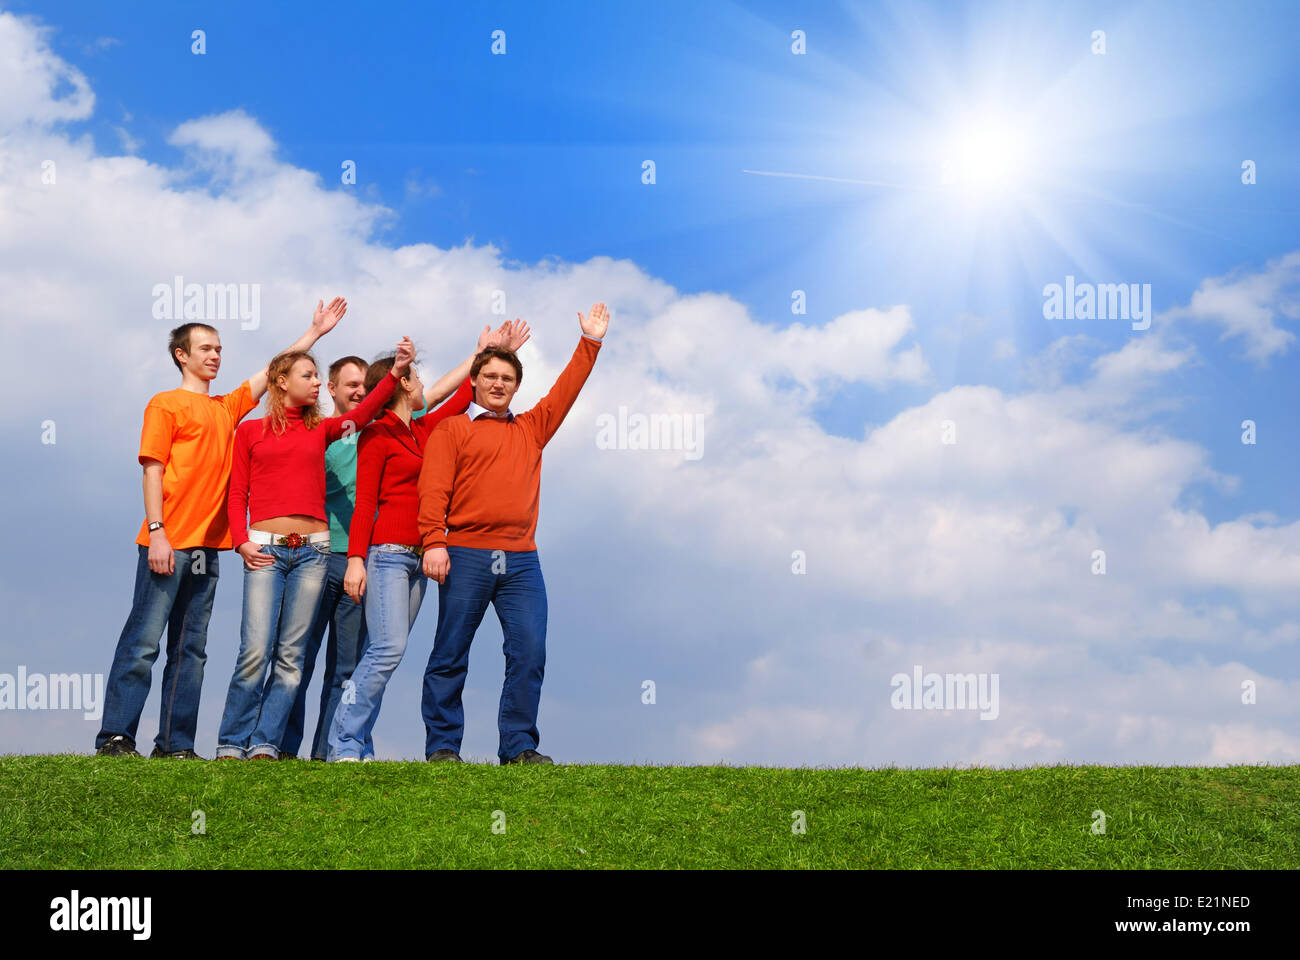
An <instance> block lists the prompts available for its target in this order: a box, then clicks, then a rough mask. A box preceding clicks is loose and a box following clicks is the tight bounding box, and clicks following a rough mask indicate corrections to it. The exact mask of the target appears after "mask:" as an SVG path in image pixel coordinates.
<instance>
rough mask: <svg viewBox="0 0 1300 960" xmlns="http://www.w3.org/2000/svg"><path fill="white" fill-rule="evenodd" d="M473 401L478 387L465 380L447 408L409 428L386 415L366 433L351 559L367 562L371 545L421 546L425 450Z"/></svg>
mask: <svg viewBox="0 0 1300 960" xmlns="http://www.w3.org/2000/svg"><path fill="white" fill-rule="evenodd" d="M473 399H474V387H473V385H472V384H471V383H470V382H469V377H466V378H465V382H464V383H462V384H461V385H460V388H459V389H458V390H457V391H456V392H455V393H453V394H452V395H451V396H450V397H449V398H448V399H447V402H446V403H444V404H443V405H442V406H440V407H439V408H438V409H437V410H433V411H431V412H429V413H426V414H425V415H424V416H422V417H417V418H416V419H414V420H412V421H411V425H410V426H409V427H408V426H407V425H406V424H404V423H403V422H402V418H401V417H399V416H398V415H397V414H396V413H394V412H393V411H392V410H385V411H384V413H383V415H382V416H381V417H379V419H377V420H376V421H375V422H374V423H372V424H370V426H368V427H366V429H364V430H362V431H361V437H360V439H359V440H357V487H356V497H357V505H356V509H355V510H354V511H353V512H352V526H351V527H350V528H349V530H348V556H349V557H361V558H363V559H364V558H365V555H366V550H368V549H369V548H370V545H371V544H372V543H404V544H406V545H408V546H412V547H414V546H417V545H418V544H419V542H420V528H419V526H418V525H417V524H416V522H415V515H416V512H417V510H418V509H419V498H418V497H417V495H416V487H415V482H416V480H418V479H419V477H420V466H421V464H422V463H423V462H424V445H425V443H426V442H427V441H428V439H429V434H431V433H433V428H434V427H436V426H437V425H438V424H440V423H442V421H444V420H446V419H447V418H448V417H450V416H454V415H455V414H458V413H464V412H465V409H466V408H467V407H468V406H469V402H470V401H471V400H473ZM376 510H377V511H378V516H376V513H375V512H376Z"/></svg>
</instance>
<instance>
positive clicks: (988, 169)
mask: <svg viewBox="0 0 1300 960" xmlns="http://www.w3.org/2000/svg"><path fill="white" fill-rule="evenodd" d="M1028 149H1029V140H1028V138H1027V137H1026V136H1025V134H1024V131H1023V129H1022V128H1021V127H1020V126H1019V125H1018V124H1016V123H1015V122H1014V121H1011V120H1009V119H1008V118H1006V117H1004V116H1001V115H1000V114H997V113H980V114H975V115H973V116H970V117H967V118H965V119H964V120H963V121H962V122H961V123H960V124H959V125H957V127H956V129H955V130H954V132H953V133H952V134H951V136H949V137H948V139H947V140H946V141H945V142H944V143H943V144H942V146H941V147H940V154H941V172H940V181H941V182H942V183H943V184H944V185H945V186H950V187H953V188H956V189H958V190H961V191H962V192H963V193H964V194H967V195H969V196H980V195H990V194H1005V193H1007V192H1011V191H1014V190H1015V189H1016V188H1017V187H1019V186H1020V185H1021V184H1022V183H1023V181H1024V179H1025V177H1026V175H1027V174H1028V172H1029V170H1030V169H1031V164H1030V163H1029V158H1028Z"/></svg>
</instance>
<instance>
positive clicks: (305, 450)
mask: <svg viewBox="0 0 1300 960" xmlns="http://www.w3.org/2000/svg"><path fill="white" fill-rule="evenodd" d="M395 389H397V377H394V376H393V375H392V374H391V373H390V374H389V375H388V376H386V377H384V378H383V379H382V380H380V381H379V383H377V384H376V385H375V389H374V390H372V391H370V393H368V394H366V398H365V399H364V400H362V401H361V402H360V403H359V404H357V406H356V408H355V409H353V410H351V411H349V412H348V413H344V414H341V415H339V416H337V417H328V418H326V419H324V420H322V421H321V422H320V423H319V424H317V425H316V428H315V429H314V430H308V429H307V427H306V426H305V425H304V424H303V422H302V408H301V407H285V409H284V412H285V416H286V417H287V418H288V423H287V424H286V429H285V431H284V433H282V434H279V435H277V434H276V432H275V431H274V430H272V429H270V426H269V424H268V423H267V421H266V418H265V417H263V418H261V419H259V420H245V421H244V422H243V423H241V424H240V425H239V428H238V429H237V430H236V431H235V460H234V464H233V465H232V467H231V470H230V493H229V494H228V495H227V498H226V513H227V514H228V515H229V517H230V533H231V538H232V540H233V545H234V548H235V549H236V550H238V549H239V547H240V544H243V543H247V542H248V526H247V525H248V524H250V523H257V522H258V521H259V520H268V519H270V518H271V517H287V516H289V515H291V514H301V515H303V516H306V517H315V518H316V519H318V520H324V519H325V448H326V447H328V446H329V445H330V444H331V443H333V442H334V441H335V440H338V439H340V438H341V437H342V436H343V434H344V432H345V428H346V425H347V424H351V425H352V430H353V431H356V430H359V429H360V428H362V427H364V426H365V425H366V424H367V423H369V422H370V420H371V418H372V417H373V416H374V415H375V414H376V413H378V412H379V410H380V409H381V408H382V407H383V405H384V404H385V403H387V402H388V398H389V397H391V396H392V395H393V391H394V390H395ZM246 514H247V519H245V515H246Z"/></svg>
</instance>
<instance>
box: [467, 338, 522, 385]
mask: <svg viewBox="0 0 1300 960" xmlns="http://www.w3.org/2000/svg"><path fill="white" fill-rule="evenodd" d="M494 357H495V358H496V359H497V360H504V361H505V362H506V363H508V364H510V366H512V367H514V368H515V380H516V381H517V382H516V383H515V386H516V387H518V386H520V385H521V384H522V383H523V382H524V365H523V364H522V363H520V362H519V358H518V357H517V356H515V352H514V351H513V350H507V349H506V348H505V347H488V348H487V349H486V350H483V351H480V352H479V353H478V354H476V355H475V357H474V362H473V363H471V364H470V365H469V375H470V376H471V377H477V376H478V372H479V371H480V370H482V369H483V365H484V364H486V363H487V362H488V361H489V360H491V359H493V358H494Z"/></svg>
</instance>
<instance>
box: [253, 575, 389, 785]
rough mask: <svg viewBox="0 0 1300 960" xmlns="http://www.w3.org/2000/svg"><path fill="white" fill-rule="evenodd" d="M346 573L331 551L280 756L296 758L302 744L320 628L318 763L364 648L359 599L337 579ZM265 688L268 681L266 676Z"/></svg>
mask: <svg viewBox="0 0 1300 960" xmlns="http://www.w3.org/2000/svg"><path fill="white" fill-rule="evenodd" d="M347 570H348V557H347V554H345V553H331V554H330V559H329V567H328V568H327V570H326V572H325V592H324V593H322V594H321V599H320V607H318V608H317V610H316V619H315V621H314V622H313V623H312V625H311V632H310V633H308V634H307V658H306V659H305V660H304V661H303V664H302V683H301V684H300V685H299V687H298V697H297V699H296V700H294V702H293V710H291V711H290V713H289V723H288V726H286V727H285V728H284V738H283V739H282V740H281V741H280V752H281V753H282V754H288V755H289V756H296V755H297V753H298V748H299V747H301V746H302V738H303V732H304V731H303V726H304V724H305V722H306V718H307V686H308V685H309V684H310V683H311V675H312V671H313V670H315V668H316V656H317V655H318V654H319V653H320V647H321V640H323V639H324V637H325V628H326V627H329V634H330V635H329V641H328V642H327V643H326V646H325V673H324V674H323V675H322V676H321V688H320V715H319V716H318V717H317V719H316V734H315V736H314V737H313V738H312V746H311V758H312V759H313V760H324V759H325V757H326V754H327V752H328V750H329V742H328V740H329V735H330V726H331V725H332V724H333V723H334V712H335V711H336V710H337V709H338V706H339V700H341V699H342V697H343V684H344V683H346V682H347V681H348V680H349V679H350V678H351V677H352V672H353V671H354V670H355V669H356V668H357V664H358V663H359V662H360V660H361V654H362V653H364V652H365V649H366V617H365V599H366V598H365V597H364V596H363V597H362V598H361V600H362V602H361V603H354V602H353V600H352V598H351V597H349V596H348V595H347V594H346V593H344V592H343V577H344V575H345V574H346V573H347ZM267 684H268V685H269V684H270V678H267Z"/></svg>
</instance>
